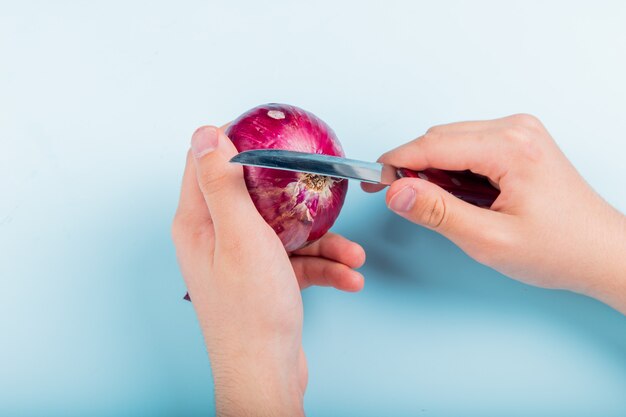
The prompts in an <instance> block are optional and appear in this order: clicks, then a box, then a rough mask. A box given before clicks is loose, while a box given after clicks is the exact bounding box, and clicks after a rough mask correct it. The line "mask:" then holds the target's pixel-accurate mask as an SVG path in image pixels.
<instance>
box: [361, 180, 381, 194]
mask: <svg viewBox="0 0 626 417" xmlns="http://www.w3.org/2000/svg"><path fill="white" fill-rule="evenodd" d="M385 187H386V185H384V184H372V183H370V182H362V183H361V189H362V190H363V191H365V192H366V193H377V192H379V191H380V190H383V189H384V188H385Z"/></svg>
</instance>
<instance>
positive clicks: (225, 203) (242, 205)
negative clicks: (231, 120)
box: [191, 126, 262, 239]
mask: <svg viewBox="0 0 626 417" xmlns="http://www.w3.org/2000/svg"><path fill="white" fill-rule="evenodd" d="M191 150H192V153H193V156H194V161H195V166H196V176H197V178H198V184H199V186H200V190H201V191H202V195H203V197H204V200H205V202H206V205H207V207H208V208H209V213H210V216H211V221H212V222H213V226H214V229H215V235H216V237H217V238H218V239H228V238H230V237H232V238H236V236H238V235H239V234H240V233H238V232H239V231H241V232H243V233H250V227H251V226H252V225H254V223H255V222H256V224H259V223H258V220H262V219H261V217H260V214H259V212H258V211H257V209H256V207H255V206H254V204H253V203H252V199H251V198H250V194H248V190H247V188H246V184H245V181H244V179H243V168H242V166H241V165H237V164H231V163H230V162H229V161H230V159H231V158H232V157H233V156H235V155H236V154H237V149H236V148H235V146H234V145H233V143H232V142H231V141H230V139H228V137H227V136H226V135H225V134H224V133H223V132H222V131H221V130H220V129H218V128H217V127H214V126H203V127H200V128H198V129H197V130H196V131H195V132H194V134H193V136H192V138H191Z"/></svg>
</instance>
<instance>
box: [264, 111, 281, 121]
mask: <svg viewBox="0 0 626 417" xmlns="http://www.w3.org/2000/svg"><path fill="white" fill-rule="evenodd" d="M267 115H268V116H269V117H271V118H272V119H276V120H281V119H284V118H285V113H283V112H282V111H280V110H270V111H268V112H267Z"/></svg>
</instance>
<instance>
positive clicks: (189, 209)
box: [176, 150, 211, 223]
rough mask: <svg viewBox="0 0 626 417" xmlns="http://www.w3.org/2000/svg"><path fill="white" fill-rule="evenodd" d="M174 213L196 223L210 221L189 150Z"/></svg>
mask: <svg viewBox="0 0 626 417" xmlns="http://www.w3.org/2000/svg"><path fill="white" fill-rule="evenodd" d="M176 213H177V215H182V216H184V217H191V218H192V219H193V221H194V222H196V223H206V222H210V221H211V216H210V215H209V209H208V207H207V205H206V202H205V201H204V197H203V196H202V191H200V186H199V185H198V180H197V178H196V167H195V164H194V162H193V156H192V154H191V150H190V151H188V152H187V163H186V165H185V172H184V174H183V181H182V186H181V189H180V199H179V201H178V209H177V210H176Z"/></svg>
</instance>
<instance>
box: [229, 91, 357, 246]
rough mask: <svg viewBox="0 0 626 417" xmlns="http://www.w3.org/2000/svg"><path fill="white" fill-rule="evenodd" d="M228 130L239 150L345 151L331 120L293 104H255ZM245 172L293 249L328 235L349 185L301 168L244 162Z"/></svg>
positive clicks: (264, 212) (265, 213)
mask: <svg viewBox="0 0 626 417" xmlns="http://www.w3.org/2000/svg"><path fill="white" fill-rule="evenodd" d="M226 134H227V135H228V137H229V138H230V139H231V140H232V142H233V144H234V145H235V147H236V148H237V150H238V151H239V152H243V151H248V150H253V149H283V150H288V151H299V152H310V153H318V154H324V155H332V156H344V152H343V149H342V148H341V144H340V143H339V140H338V139H337V136H335V133H334V132H333V131H332V129H331V128H330V127H329V126H328V125H327V124H326V123H324V122H323V121H322V120H320V119H319V118H317V117H316V116H315V115H313V114H312V113H309V112H307V111H305V110H302V109H300V108H298V107H295V106H290V105H287V104H276V103H271V104H264V105H261V106H258V107H255V108H253V109H251V110H249V111H247V112H246V113H244V114H242V115H241V116H239V118H237V119H236V120H235V121H234V122H232V123H231V124H230V126H229V127H228V129H227V130H226ZM244 177H245V181H246V186H247V187H248V191H249V192H250V196H251V197H252V201H253V202H254V205H255V206H256V208H257V210H258V211H259V213H260V214H261V216H262V217H263V219H265V221H266V222H267V223H268V224H269V225H270V226H271V227H272V228H273V229H274V231H275V232H276V234H277V235H278V237H279V238H280V240H281V241H282V243H283V245H284V247H285V249H286V250H287V251H288V252H291V251H294V250H297V249H300V248H302V247H304V246H306V245H308V244H310V243H311V242H314V241H316V240H317V239H319V238H321V237H322V236H324V234H325V233H326V232H327V231H328V229H330V228H331V226H332V225H333V223H334V222H335V220H336V219H337V216H339V212H340V211H341V207H342V206H343V202H344V200H345V197H346V192H347V191H348V181H346V180H340V179H336V178H329V177H323V176H318V175H311V174H304V173H300V172H291V171H281V170H276V169H268V168H260V167H251V166H244Z"/></svg>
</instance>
